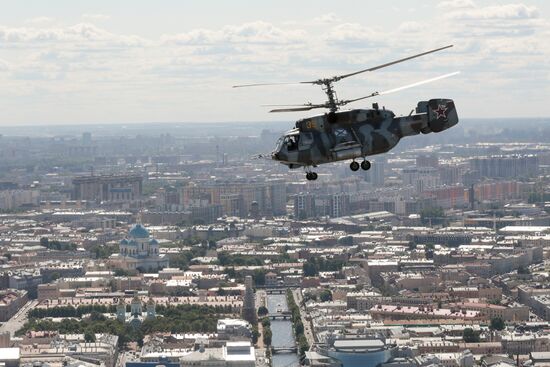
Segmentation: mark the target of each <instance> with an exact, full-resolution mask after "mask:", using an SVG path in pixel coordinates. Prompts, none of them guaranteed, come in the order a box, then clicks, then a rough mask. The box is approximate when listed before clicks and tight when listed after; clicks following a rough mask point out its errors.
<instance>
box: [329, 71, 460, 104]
mask: <svg viewBox="0 0 550 367" xmlns="http://www.w3.org/2000/svg"><path fill="white" fill-rule="evenodd" d="M457 74H460V71H455V72H454V73H449V74H445V75H440V76H436V77H435V78H431V79H426V80H422V81H420V82H416V83H412V84H407V85H404V86H402V87H397V88H394V89H388V90H386V91H382V92H374V93H371V94H369V95H368V96H365V97H360V98H355V99H348V100H345V101H340V105H342V106H343V105H346V104H348V103H351V102H355V101H360V100H362V99H366V98H371V97H376V96H382V95H384V94H390V93H394V92H399V91H401V90H404V89H409V88H413V87H417V86H419V85H422V84H428V83H431V82H435V81H437V80H441V79H445V78H449V77H451V76H455V75H457Z"/></svg>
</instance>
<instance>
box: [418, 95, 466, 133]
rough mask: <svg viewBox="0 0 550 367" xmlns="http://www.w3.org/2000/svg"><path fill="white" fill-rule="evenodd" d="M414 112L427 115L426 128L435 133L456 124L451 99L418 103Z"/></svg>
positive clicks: (456, 116) (456, 117) (456, 115)
mask: <svg viewBox="0 0 550 367" xmlns="http://www.w3.org/2000/svg"><path fill="white" fill-rule="evenodd" d="M416 112H417V113H427V116H428V127H429V128H430V130H432V131H433V132H436V133H438V132H441V131H443V130H447V129H448V128H450V127H453V126H454V125H456V124H457V123H458V114H457V112H456V108H455V103H454V102H453V100H452V99H446V98H438V99H430V100H429V101H421V102H418V105H417V106H416Z"/></svg>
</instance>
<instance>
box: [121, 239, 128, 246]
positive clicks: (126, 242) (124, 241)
mask: <svg viewBox="0 0 550 367" xmlns="http://www.w3.org/2000/svg"><path fill="white" fill-rule="evenodd" d="M120 244H121V245H127V244H128V240H127V239H126V238H123V239H122V240H121V241H120Z"/></svg>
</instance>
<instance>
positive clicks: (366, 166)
mask: <svg viewBox="0 0 550 367" xmlns="http://www.w3.org/2000/svg"><path fill="white" fill-rule="evenodd" d="M361 168H362V169H363V170H365V171H368V170H369V169H370V162H369V161H367V160H366V159H365V160H364V161H363V162H361Z"/></svg>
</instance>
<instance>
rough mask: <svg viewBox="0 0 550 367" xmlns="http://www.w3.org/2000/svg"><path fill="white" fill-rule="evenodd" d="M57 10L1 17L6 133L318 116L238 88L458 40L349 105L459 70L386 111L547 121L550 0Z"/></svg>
mask: <svg viewBox="0 0 550 367" xmlns="http://www.w3.org/2000/svg"><path fill="white" fill-rule="evenodd" d="M55 5H56V6H52V5H51V3H49V4H48V5H46V4H43V3H40V2H32V6H29V4H28V3H26V4H25V5H21V4H9V5H7V6H6V7H5V8H6V11H5V12H3V14H2V15H0V45H1V46H2V47H0V82H2V84H3V86H4V88H2V89H1V90H0V100H1V101H2V102H0V108H1V109H2V111H3V118H2V120H1V121H0V126H18V125H19V126H22V125H51V124H62V125H63V124H65V125H71V124H93V123H146V122H188V121H189V122H191V121H193V122H228V121H274V120H277V121H293V120H296V119H298V118H300V117H304V116H306V115H309V114H307V113H305V114H304V113H292V114H287V115H276V114H269V113H268V112H267V111H268V109H267V108H265V107H262V106H261V105H262V104H267V103H303V102H307V101H310V102H314V103H316V102H322V101H323V100H324V96H323V94H322V92H321V91H320V90H318V88H312V87H310V86H281V87H272V88H261V89H255V90H251V89H248V90H245V89H243V90H235V89H232V88H231V86H232V85H234V84H242V83H254V82H263V81H267V82H270V81H274V82H277V81H281V82H286V81H301V80H310V79H312V78H319V77H323V76H332V75H335V74H340V73H346V72H353V71H356V70H359V69H362V68H364V67H369V66H373V65H377V64H380V63H384V62H386V61H389V60H393V59H395V58H399V57H403V56H408V55H411V54H414V53H418V52H422V51H425V50H428V49H430V48H434V47H440V46H445V45H447V44H454V45H455V46H454V48H452V49H450V50H445V51H443V52H441V53H438V54H435V55H428V56H426V57H424V58H420V59H417V60H414V61H411V62H409V63H405V64H402V65H396V66H394V67H391V68H388V69H384V70H381V71H377V72H374V73H368V75H365V76H358V77H356V78H355V79H353V80H349V81H343V82H341V83H339V84H338V85H337V91H338V93H339V96H340V97H341V98H354V97H359V96H362V95H365V94H369V93H371V92H373V91H375V90H386V89H391V88H394V87H398V86H401V85H405V84H409V83H412V82H416V81H419V80H423V79H426V78H431V77H434V76H438V75H443V74H446V73H449V72H453V71H456V70H460V71H461V74H460V75H458V76H455V77H453V78H450V79H446V80H443V81H439V82H436V83H433V84H430V85H424V86H421V87H418V88H415V89H411V90H407V91H403V92H401V93H397V94H394V95H388V96H384V97H380V98H377V100H376V101H377V102H379V103H380V104H381V105H384V106H386V107H387V108H388V109H391V110H393V111H394V112H395V113H396V114H406V113H408V112H409V111H410V109H411V108H413V107H414V106H415V105H416V102H417V101H419V100H423V99H426V98H431V97H433V96H438V95H443V96H446V97H450V98H453V99H454V100H455V101H456V104H457V109H458V111H459V113H460V115H461V116H464V117H466V118H468V117H488V118H495V117H523V116H525V117H547V116H549V115H550V110H549V107H548V105H547V104H546V101H545V97H546V96H547V95H549V94H550V83H548V81H549V79H550V70H549V68H548V66H547V63H545V60H546V59H548V56H550V47H549V45H548V43H547V42H546V39H547V38H548V36H549V35H550V23H549V22H548V14H549V10H550V9H549V5H548V4H547V3H544V2H543V1H535V0H530V1H525V2H507V1H479V0H478V1H471V0H451V1H429V2H422V3H421V4H419V3H416V4H410V3H409V2H405V1H395V2H392V3H390V4H373V3H370V4H365V3H361V2H352V1H350V2H345V3H344V4H342V5H341V6H339V7H338V8H336V7H335V6H334V4H333V3H331V2H325V1H322V2H315V3H313V2H303V3H299V4H295V3H291V2H278V3H277V6H275V5H269V6H267V5H265V4H261V5H260V4H257V3H254V2H248V1H238V2H232V3H231V4H225V3H216V2H208V3H200V4H199V3H191V4H181V3H178V2H171V1H165V2H161V3H160V4H158V3H155V4H152V3H147V2H117V3H116V5H114V4H110V3H109V2H103V1H99V2H94V3H93V4H92V3H89V4H85V3H77V4H74V3H72V2H65V1H58V2H56V3H55ZM213 9H214V10H215V11H213ZM373 102H374V100H373ZM369 105H370V102H369V103H355V104H353V105H351V107H352V108H360V107H366V106H369ZM503 106H515V108H511V109H503Z"/></svg>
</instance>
